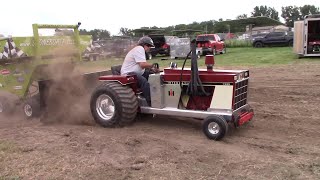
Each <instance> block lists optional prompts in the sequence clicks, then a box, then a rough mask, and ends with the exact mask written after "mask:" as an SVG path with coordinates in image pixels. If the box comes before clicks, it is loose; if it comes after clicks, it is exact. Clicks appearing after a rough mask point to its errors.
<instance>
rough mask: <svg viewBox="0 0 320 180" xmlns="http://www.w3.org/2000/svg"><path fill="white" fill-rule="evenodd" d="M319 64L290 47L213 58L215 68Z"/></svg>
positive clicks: (163, 61) (88, 65)
mask: <svg viewBox="0 0 320 180" xmlns="http://www.w3.org/2000/svg"><path fill="white" fill-rule="evenodd" d="M123 59H124V58H117V59H116V58H111V59H106V60H101V61H95V62H83V63H82V64H80V66H79V69H81V70H84V69H85V70H86V71H88V70H89V71H94V70H105V69H110V67H111V66H112V65H118V64H122V62H123ZM204 59H205V57H204V56H203V57H201V58H200V59H199V61H198V62H199V64H198V65H199V67H205V65H204ZM183 61H184V59H183V58H181V59H177V60H176V59H170V58H169V57H155V58H153V59H152V60H149V62H150V63H155V62H157V63H159V65H160V68H164V67H168V66H169V64H170V62H176V63H177V65H178V67H181V66H182V64H183ZM306 61H308V62H310V61H314V62H320V58H319V57H318V58H302V59H298V56H297V55H296V54H294V53H293V51H292V48H291V47H273V48H252V47H247V48H229V49H227V53H226V54H223V55H216V56H215V66H216V67H217V68H218V67H219V66H271V65H281V64H282V65H285V64H294V63H303V62H306ZM188 66H189V67H190V59H188V60H187V63H186V67H188Z"/></svg>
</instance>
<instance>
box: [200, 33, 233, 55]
mask: <svg viewBox="0 0 320 180" xmlns="http://www.w3.org/2000/svg"><path fill="white" fill-rule="evenodd" d="M196 43H197V54H198V56H199V55H206V54H213V55H216V54H217V53H220V54H224V53H226V52H227V48H226V45H225V44H224V42H223V39H220V37H219V35H217V34H200V35H198V36H197V38H196Z"/></svg>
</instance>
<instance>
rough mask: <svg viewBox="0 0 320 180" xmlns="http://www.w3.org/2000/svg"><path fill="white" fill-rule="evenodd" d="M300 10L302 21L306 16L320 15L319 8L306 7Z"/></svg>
mask: <svg viewBox="0 0 320 180" xmlns="http://www.w3.org/2000/svg"><path fill="white" fill-rule="evenodd" d="M299 9H300V16H301V17H300V19H304V17H305V16H306V15H312V14H319V13H320V11H319V8H317V7H315V6H314V5H304V6H302V7H300V8H299Z"/></svg>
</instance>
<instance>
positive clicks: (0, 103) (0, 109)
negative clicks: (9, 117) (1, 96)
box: [0, 102, 4, 113]
mask: <svg viewBox="0 0 320 180" xmlns="http://www.w3.org/2000/svg"><path fill="white" fill-rule="evenodd" d="M3 109H4V106H3V104H2V102H0V113H2V112H3Z"/></svg>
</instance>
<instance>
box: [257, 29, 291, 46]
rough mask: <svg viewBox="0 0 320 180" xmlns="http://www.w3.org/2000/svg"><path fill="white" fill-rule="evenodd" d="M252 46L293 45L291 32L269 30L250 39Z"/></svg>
mask: <svg viewBox="0 0 320 180" xmlns="http://www.w3.org/2000/svg"><path fill="white" fill-rule="evenodd" d="M252 45H253V47H256V48H260V47H264V46H293V32H270V33H268V34H265V35H261V36H256V37H254V38H253V39H252Z"/></svg>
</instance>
